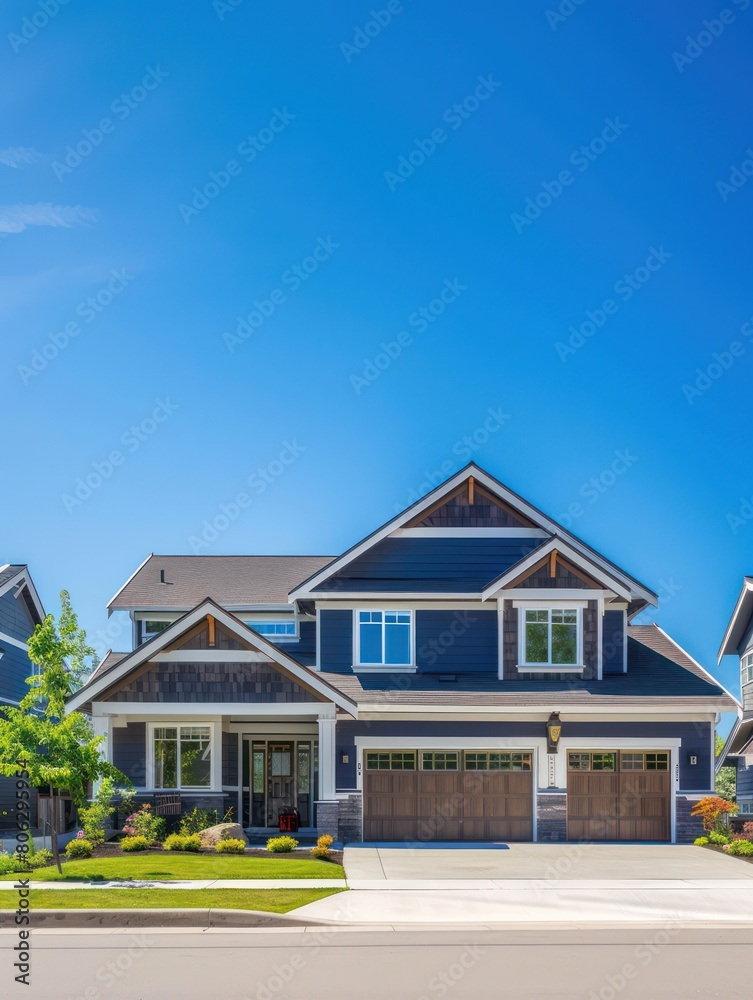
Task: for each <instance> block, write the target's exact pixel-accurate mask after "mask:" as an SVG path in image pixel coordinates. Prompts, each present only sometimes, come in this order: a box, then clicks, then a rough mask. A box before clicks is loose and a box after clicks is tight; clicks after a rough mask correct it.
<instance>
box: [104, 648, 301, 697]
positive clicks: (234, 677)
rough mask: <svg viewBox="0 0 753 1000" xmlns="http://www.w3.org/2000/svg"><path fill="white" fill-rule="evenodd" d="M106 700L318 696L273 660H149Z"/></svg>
mask: <svg viewBox="0 0 753 1000" xmlns="http://www.w3.org/2000/svg"><path fill="white" fill-rule="evenodd" d="M230 655H232V653H231V654H230ZM106 700H107V701H111V702H121V701H139V702H171V703H178V704H180V703H182V702H189V703H196V702H212V703H214V704H217V703H221V702H241V703H247V704H248V703H260V702H261V703H270V702H275V703H285V702H316V701H317V700H318V699H317V697H316V696H315V695H314V694H312V693H311V692H310V691H308V690H306V688H304V687H302V686H301V685H300V684H297V683H296V682H295V681H293V680H289V679H288V678H287V677H286V676H285V675H284V674H282V673H281V672H280V671H279V670H278V669H277V668H276V667H275V665H274V664H272V663H159V664H149V666H148V669H147V670H145V671H144V672H143V673H137V674H136V676H134V677H132V678H131V680H130V681H128V682H127V683H126V684H125V685H124V686H123V687H122V688H120V689H119V690H117V691H115V692H114V693H112V694H110V695H109V696H108V697H107V698H106Z"/></svg>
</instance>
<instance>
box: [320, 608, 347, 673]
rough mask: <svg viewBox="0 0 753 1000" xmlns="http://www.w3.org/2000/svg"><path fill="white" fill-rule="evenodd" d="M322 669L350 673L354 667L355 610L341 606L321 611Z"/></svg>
mask: <svg viewBox="0 0 753 1000" xmlns="http://www.w3.org/2000/svg"><path fill="white" fill-rule="evenodd" d="M319 628H320V629H321V637H320V639H319V654H320V656H321V663H320V664H319V667H320V669H321V670H331V671H332V672H333V673H350V672H351V671H352V668H353V612H352V611H344V610H342V609H340V608H338V609H331V610H322V611H320V612H319Z"/></svg>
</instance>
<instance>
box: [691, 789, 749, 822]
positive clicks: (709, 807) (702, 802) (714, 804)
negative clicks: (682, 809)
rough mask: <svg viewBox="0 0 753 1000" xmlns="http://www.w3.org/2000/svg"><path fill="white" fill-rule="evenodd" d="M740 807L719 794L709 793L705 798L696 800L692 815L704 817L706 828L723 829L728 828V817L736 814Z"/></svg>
mask: <svg viewBox="0 0 753 1000" xmlns="http://www.w3.org/2000/svg"><path fill="white" fill-rule="evenodd" d="M738 808H739V807H738V806H737V805H736V804H735V803H734V802H728V801H727V799H723V798H720V796H718V795H707V796H706V798H705V799H699V800H698V802H696V804H695V805H694V806H693V810H692V812H691V813H690V815H691V816H700V817H701V818H702V820H703V829H704V830H719V831H722V830H724V829H725V828H726V825H727V819H728V817H729V816H734V815H735V813H736V812H737V811H738Z"/></svg>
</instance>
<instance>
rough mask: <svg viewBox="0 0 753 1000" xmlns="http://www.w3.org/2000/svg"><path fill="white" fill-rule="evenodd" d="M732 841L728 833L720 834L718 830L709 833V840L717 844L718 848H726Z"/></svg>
mask: <svg viewBox="0 0 753 1000" xmlns="http://www.w3.org/2000/svg"><path fill="white" fill-rule="evenodd" d="M731 839H732V838H731V837H728V836H727V834H726V833H718V832H717V831H716V830H712V831H711V832H710V833H709V840H710V841H711V843H712V844H716V845H717V847H724V845H725V844H729V843H730V841H731Z"/></svg>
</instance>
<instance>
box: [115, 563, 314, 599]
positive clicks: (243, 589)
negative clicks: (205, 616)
mask: <svg viewBox="0 0 753 1000" xmlns="http://www.w3.org/2000/svg"><path fill="white" fill-rule="evenodd" d="M333 558H334V557H333V556H211V555H206V556H161V555H155V554H154V553H152V554H151V555H149V556H147V558H146V559H145V560H144V562H143V563H142V564H141V565H140V566H139V567H138V569H137V570H136V571H135V572H134V573H133V575H132V576H131V577H130V578H129V579H128V580H127V581H126V582H125V583H124V584H123V586H122V587H121V588H120V590H119V591H118V592H117V594H115V596H114V597H113V598H112V599H111V600H110V602H109V603H108V605H107V609H108V612H109V613H112V612H113V611H122V610H126V611H132V610H139V609H147V608H153V609H157V608H159V609H161V610H164V611H190V610H191V609H192V608H194V607H195V606H196V604H197V603H198V602H199V601H201V600H202V598H203V597H204V595H205V594H211V595H212V597H213V598H214V599H215V600H216V601H217V602H218V603H219V604H221V605H222V606H223V607H225V608H230V609H232V610H240V609H244V610H248V609H250V608H253V607H256V606H258V605H261V606H266V607H277V606H279V607H288V606H289V602H288V591H289V590H290V589H291V588H292V587H294V586H295V584H296V583H298V581H299V580H302V579H303V578H304V577H306V576H308V575H310V574H311V573H314V572H316V571H318V570H320V569H321V568H322V567H323V566H326V565H327V564H328V563H330V562H332V559H333ZM160 571H164V574H165V583H161V582H160Z"/></svg>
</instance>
